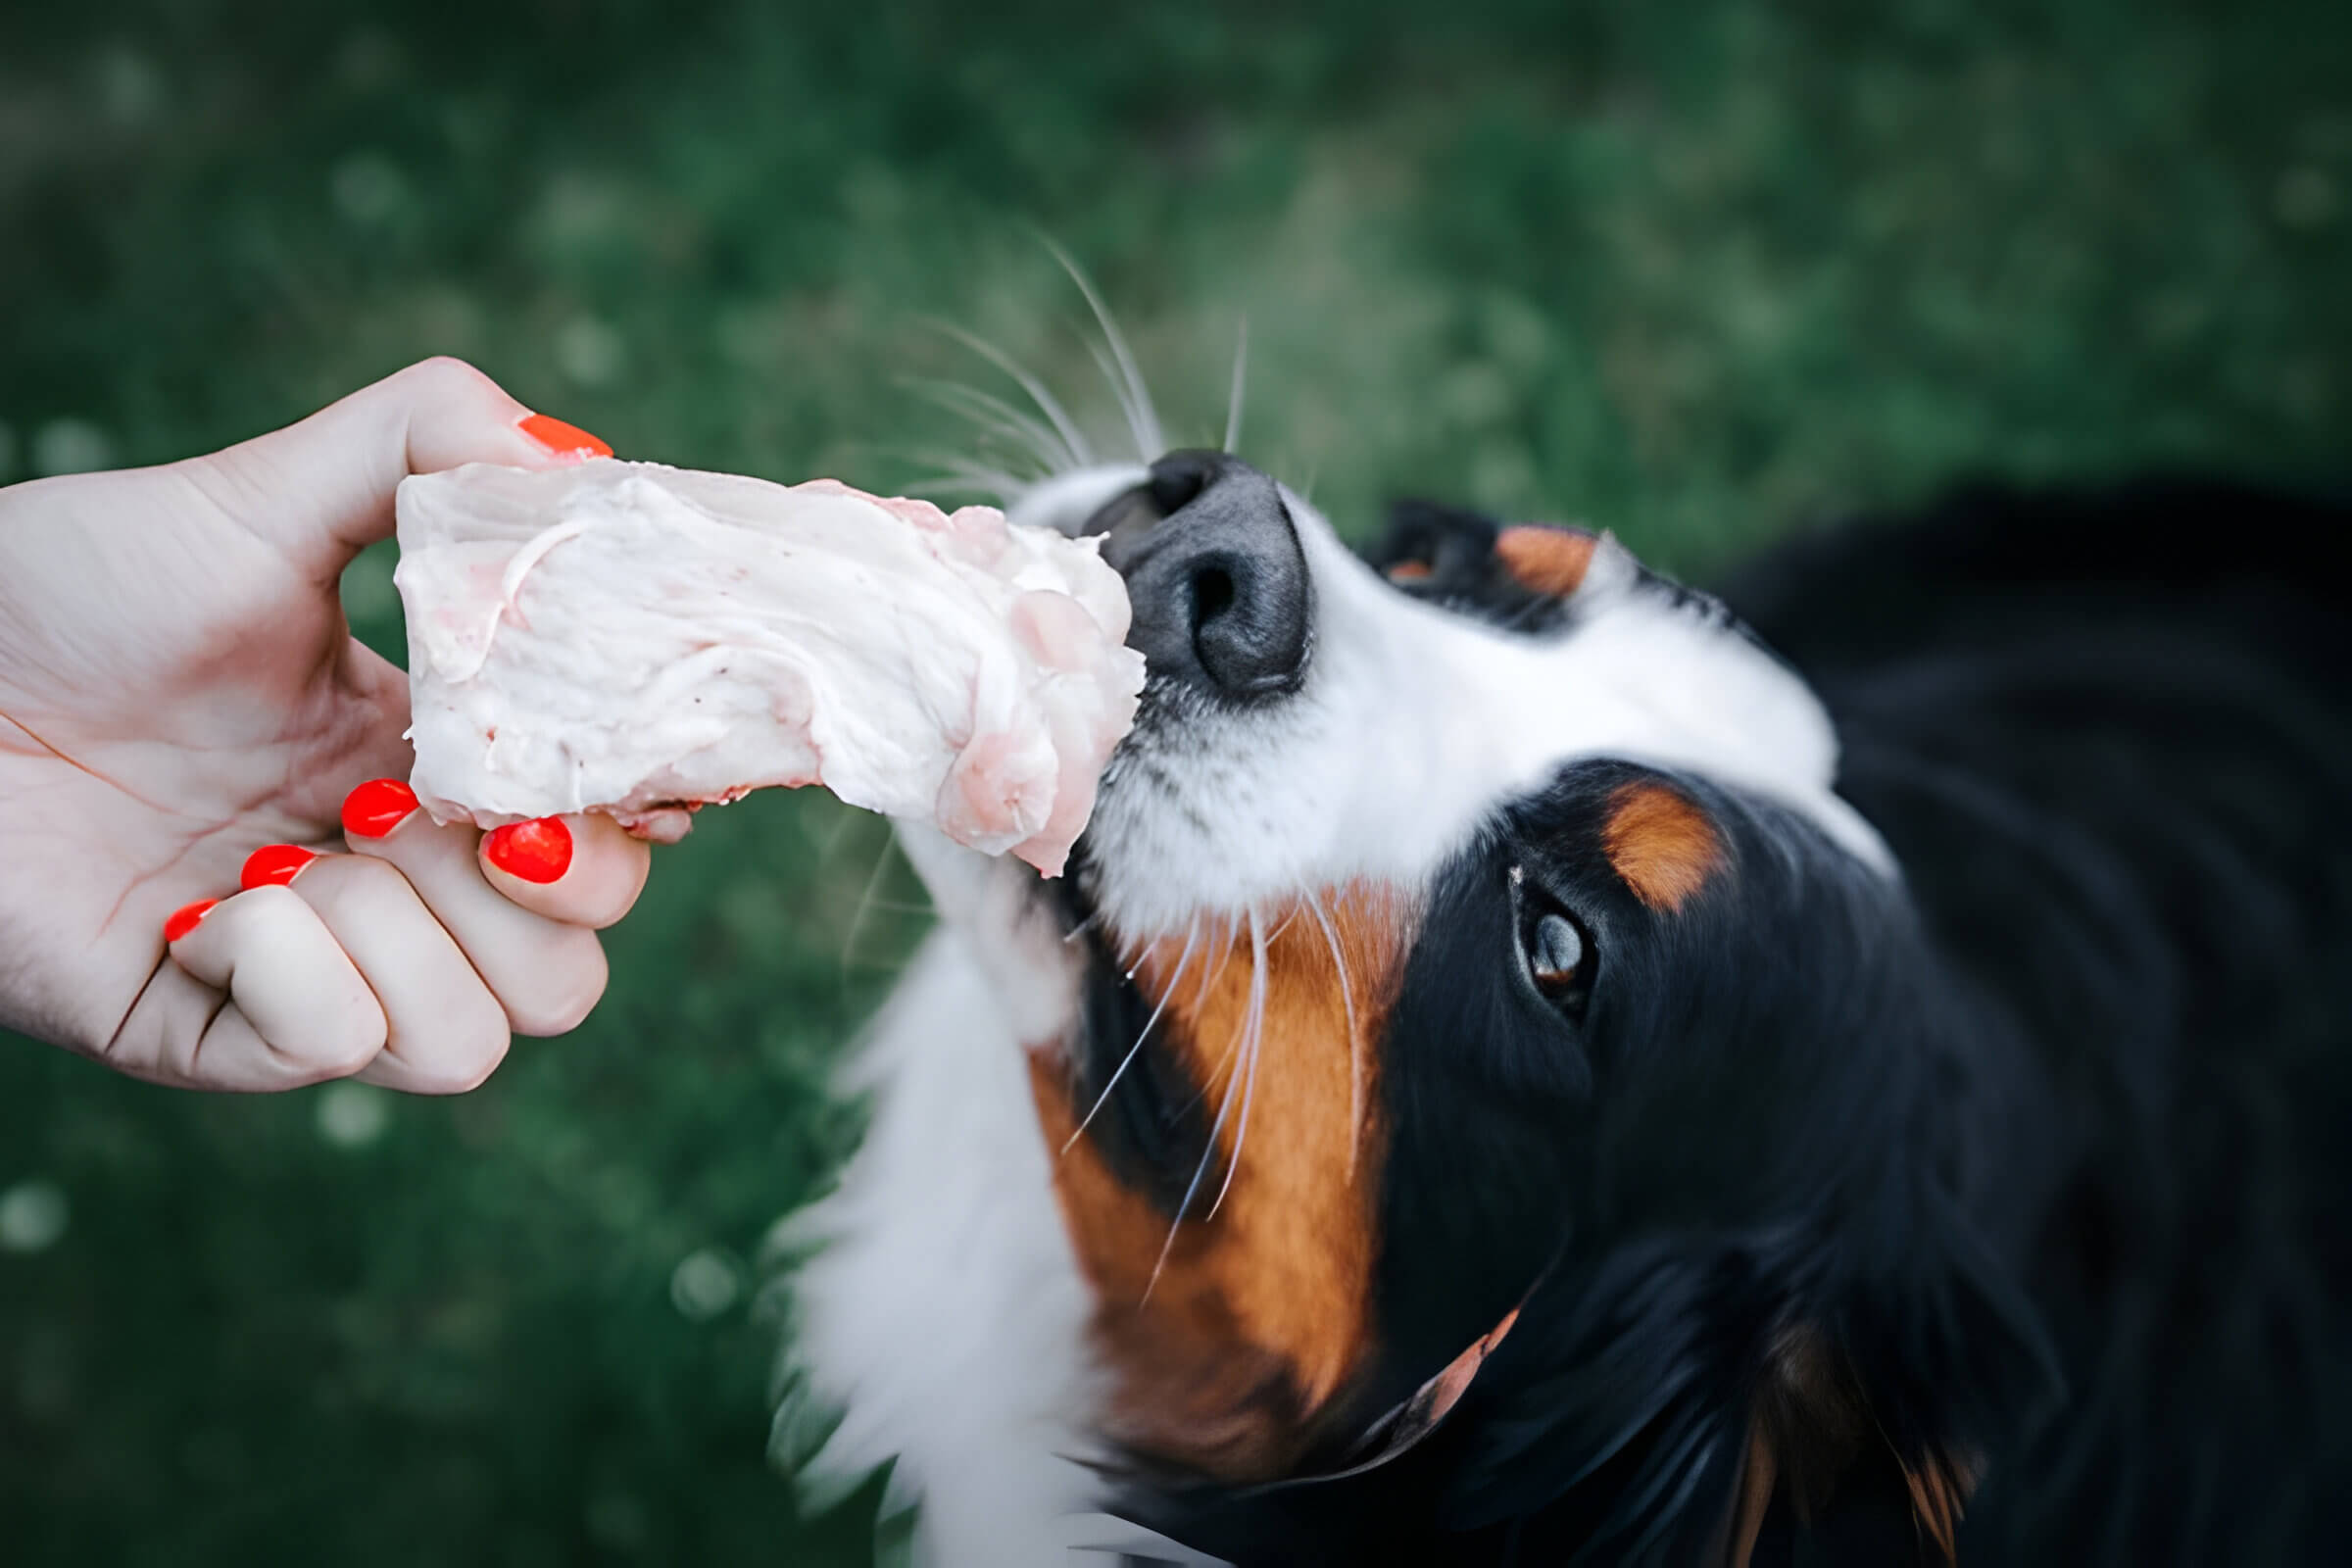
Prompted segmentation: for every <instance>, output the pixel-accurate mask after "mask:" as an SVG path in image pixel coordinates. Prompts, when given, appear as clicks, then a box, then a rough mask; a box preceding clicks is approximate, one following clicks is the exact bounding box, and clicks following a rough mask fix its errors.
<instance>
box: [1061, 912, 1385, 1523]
mask: <svg viewBox="0 0 2352 1568" xmlns="http://www.w3.org/2000/svg"><path fill="white" fill-rule="evenodd" d="M1317 907H1319V908H1320V910H1321V911H1322V912H1321V916H1320V917H1318V915H1317V913H1316V912H1315V911H1316V908H1317ZM1414 920H1415V916H1414V913H1413V911H1412V909H1411V907H1409V905H1408V902H1407V901H1406V900H1405V899H1403V898H1402V897H1400V896H1398V895H1397V894H1396V893H1394V892H1393V891H1391V890H1388V889H1385V888H1379V887H1372V886H1366V885H1356V886H1351V887H1348V888H1346V889H1341V890H1325V891H1324V892H1323V893H1322V894H1321V895H1320V896H1319V897H1318V899H1317V900H1316V901H1315V904H1314V905H1311V906H1310V905H1308V904H1307V903H1305V902H1304V901H1301V903H1300V904H1299V907H1296V908H1289V909H1273V910H1269V911H1264V912H1261V914H1260V921H1261V925H1262V927H1263V929H1265V930H1266V932H1267V938H1266V944H1265V967H1266V976H1265V981H1266V983H1265V987H1264V1001H1263V1006H1264V1014H1263V1023H1262V1025H1261V1029H1262V1033H1261V1036H1260V1040H1261V1048H1260V1051H1259V1053H1258V1060H1257V1082H1256V1086H1255V1090H1254V1095H1255V1101H1254V1107H1253V1109H1252V1112H1251V1118H1250V1131H1249V1137H1248V1139H1247V1141H1246V1142H1243V1143H1242V1145H1241V1150H1240V1155H1239V1159H1238V1162H1237V1161H1236V1156H1235V1148H1234V1146H1235V1142H1236V1136H1237V1132H1238V1128H1237V1127H1236V1126H1234V1125H1231V1124H1229V1125H1228V1126H1227V1127H1226V1128H1225V1129H1224V1130H1223V1132H1222V1133H1221V1134H1220V1135H1219V1137H1218V1140H1217V1148H1216V1149H1215V1150H1214V1151H1213V1154H1212V1157H1213V1158H1214V1160H1215V1161H1216V1162H1217V1164H1216V1165H1215V1166H1212V1168H1211V1170H1210V1173H1209V1175H1208V1177H1207V1179H1206V1181H1205V1182H1203V1184H1202V1190H1201V1196H1200V1197H1199V1199H1198V1200H1197V1201H1195V1203H1194V1205H1193V1207H1192V1209H1191V1210H1190V1212H1189V1214H1188V1217H1187V1218H1186V1219H1185V1220H1184V1221H1183V1223H1182V1224H1180V1225H1178V1226H1176V1234H1175V1237H1174V1239H1173V1240H1172V1241H1171V1240H1170V1237H1169V1225H1170V1218H1169V1215H1168V1214H1167V1213H1166V1212H1164V1211H1163V1210H1162V1209H1160V1208H1159V1207H1158V1206H1156V1205H1155V1204H1153V1203H1152V1201H1149V1200H1148V1199H1147V1198H1146V1197H1145V1196H1144V1195H1143V1194H1141V1193H1139V1192H1136V1191H1134V1190H1133V1189H1130V1188H1128V1187H1127V1186H1125V1185H1123V1184H1122V1183H1121V1182H1120V1180H1119V1179H1118V1177H1117V1175H1116V1174H1115V1173H1114V1172H1113V1171H1112V1169H1111V1167H1110V1165H1109V1164H1108V1162H1107V1161H1105V1160H1104V1159H1103V1156H1102V1153H1101V1152H1100V1151H1099V1150H1098V1149H1097V1148H1096V1146H1095V1145H1094V1144H1093V1142H1092V1141H1091V1140H1088V1139H1083V1138H1082V1139H1079V1140H1078V1141H1077V1142H1076V1144H1074V1145H1071V1146H1070V1147H1069V1149H1068V1151H1067V1152H1066V1153H1063V1154H1061V1155H1060V1157H1059V1158H1058V1159H1056V1161H1055V1163H1054V1193H1055V1196H1056V1198H1057V1199H1058V1201H1059V1202H1060V1205H1061V1210H1062V1220H1063V1225H1064V1227H1065V1229H1067V1231H1068V1232H1069V1235H1070V1240H1071V1243H1072V1246H1073V1248H1074V1250H1076V1252H1077V1255H1078V1261H1079V1264H1080V1267H1081V1269H1082V1270H1083V1271H1084V1273H1085V1274H1086V1276H1087V1279H1088V1282H1089V1283H1090V1284H1091V1285H1092V1286H1093V1287H1094V1290H1095V1294H1096V1297H1097V1300H1098V1306H1097V1310H1096V1314H1095V1325H1094V1338H1095V1343H1096V1349H1097V1352H1098V1353H1099V1354H1100V1355H1101V1357H1102V1358H1103V1361H1104V1363H1105V1364H1106V1365H1107V1367H1108V1369H1109V1370H1110V1372H1111V1374H1112V1378H1113V1395H1112V1399H1111V1421H1112V1427H1113V1430H1114V1432H1115V1434H1116V1435H1117V1436H1118V1438H1119V1439H1120V1441H1121V1442H1123V1443H1126V1444H1128V1445H1130V1446H1134V1447H1136V1448H1138V1449H1140V1450H1142V1451H1145V1452H1148V1453H1152V1454H1154V1455H1158V1456H1162V1457H1166V1458H1171V1459H1175V1460H1178V1461H1180V1462H1183V1463H1185V1464H1188V1465H1192V1466H1194V1467H1197V1468H1199V1469H1201V1470H1203V1471H1205V1472H1207V1473H1208V1474H1210V1475H1214V1476H1218V1477H1220V1478H1223V1479H1227V1480H1252V1479H1266V1478H1271V1477H1273V1476H1276V1475H1279V1474H1282V1473H1283V1472H1284V1470H1285V1469H1286V1468H1287V1467H1288V1466H1289V1465H1290V1464H1292V1463H1293V1462H1295V1461H1296V1459H1297V1457H1298V1455H1299V1453H1301V1452H1303V1451H1304V1449H1305V1448H1306V1447H1307V1446H1308V1445H1309V1444H1310V1443H1311V1442H1312V1440H1313V1439H1314V1437H1315V1436H1316V1435H1317V1428H1316V1425H1315V1422H1316V1418H1317V1417H1318V1415H1320V1414H1322V1413H1323V1412H1325V1411H1327V1410H1328V1409H1330V1408H1331V1407H1332V1406H1333V1404H1334V1401H1335V1397H1336V1396H1338V1395H1339V1394H1341V1393H1342V1392H1344V1390H1345V1389H1346V1388H1347V1386H1348V1379H1349V1378H1350V1377H1351V1376H1352V1375H1353V1374H1354V1373H1355V1372H1356V1370H1357V1369H1358V1368H1359V1367H1360V1366H1361V1364H1362V1362H1363V1359H1364V1356H1365V1354H1366V1352H1367V1351H1368V1349H1369V1348H1370V1344H1371V1338H1372V1330H1373V1324H1372V1272H1373V1261H1374V1257H1375V1254H1376V1252H1377V1250H1378V1237H1377V1235H1376V1229H1377V1219H1376V1216H1377V1212H1378V1209H1377V1203H1378V1193H1379V1189H1380V1180H1379V1169H1380V1159H1381V1157H1382V1154H1383V1153H1384V1152H1385V1138H1384V1135H1383V1132H1384V1130H1383V1127H1382V1125H1381V1118H1380V1115H1379V1111H1378V1100H1377V1096H1376V1095H1375V1094H1374V1093H1373V1086H1374V1084H1375V1083H1376V1082H1377V1077H1378V1072H1379V1064H1378V1062H1377V1061H1375V1060H1374V1059H1373V1055H1374V1048H1375V1046H1376V1045H1377V1043H1378V1041H1379V1039H1380V1037H1381V1034H1382V1031H1383V1028H1384V1025H1385V1022H1386V1017H1387V1013H1388V1009H1389V1007H1390V1005H1392V1003H1393V1001H1394V998H1395V994H1396V989H1397V982H1398V980H1399V979H1400V977H1401V972H1402V968H1403V958H1404V955H1405V953H1406V951H1407V950H1408V949H1409V947H1410V943H1411V935H1412V927H1413V924H1414ZM1326 922H1328V926H1329V930H1328V932H1327V931H1326ZM1228 942H1229V943H1230V947H1229V950H1228V951H1225V952H1218V953H1211V954H1208V955H1206V961H1205V962H1204V961H1202V956H1200V955H1196V956H1195V958H1194V962H1193V966H1192V967H1191V968H1190V969H1189V970H1187V971H1184V972H1183V973H1181V974H1179V973H1178V972H1177V966H1178V964H1179V962H1180V961H1181V960H1180V957H1179V953H1180V949H1181V946H1182V944H1181V943H1180V942H1173V941H1171V942H1162V943H1158V944H1154V946H1153V947H1152V950H1151V951H1150V952H1148V953H1147V954H1146V955H1145V956H1144V957H1143V960H1142V961H1141V962H1140V963H1139V964H1138V965H1137V968H1136V983H1137V984H1138V985H1139V986H1141V987H1142V988H1143V990H1144V991H1145V994H1146V995H1147V996H1149V997H1151V998H1152V1001H1153V1004H1154V1005H1159V1003H1160V1000H1161V999H1162V998H1163V997H1164V999H1165V1005H1166V1011H1165V1022H1164V1024H1163V1028H1164V1029H1165V1031H1166V1032H1165V1035H1164V1039H1165V1042H1166V1046H1167V1049H1168V1050H1170V1051H1171V1052H1172V1053H1173V1054H1174V1056H1175V1060H1176V1061H1177V1063H1178V1064H1179V1065H1180V1066H1181V1068H1182V1070H1183V1072H1184V1074H1185V1076H1186V1077H1188V1078H1190V1079H1191V1080H1192V1081H1193V1082H1194V1083H1195V1084H1197V1085H1198V1086H1200V1088H1201V1092H1202V1094H1203V1096H1204V1097H1205V1101H1206V1103H1208V1104H1209V1105H1211V1106H1214V1105H1216V1104H1217V1103H1219V1101H1220V1100H1221V1098H1222V1097H1223V1096H1225V1095H1226V1094H1227V1093H1229V1092H1231V1093H1236V1094H1238V1093H1241V1092H1243V1091H1244V1090H1245V1089H1246V1088H1247V1087H1248V1085H1247V1083H1246V1081H1237V1076H1236V1075H1237V1074H1240V1073H1242V1072H1243V1069H1244V1054H1243V1053H1242V1051H1241V1050H1240V1049H1239V1043H1240V1041H1241V1039H1242V1036H1243V1031H1244V1030H1245V1028H1246V1027H1247V1023H1248V1015H1249V1009H1250V992H1251V989H1252V971H1253V969H1254V968H1255V964H1256V958H1255V956H1254V953H1253V951H1252V947H1251V944H1250V937H1249V935H1248V933H1247V931H1246V930H1239V931H1236V932H1235V933H1234V935H1233V936H1232V937H1230V938H1229V939H1228ZM1335 953H1336V955H1337V958H1336V959H1335ZM1339 959H1344V961H1345V966H1346V971H1347V977H1348V985H1347V988H1346V989H1345V990H1343V988H1342V985H1341V979H1340V973H1341V963H1340V961H1338V960H1339ZM1351 1025H1352V1029H1353V1034H1352V1037H1351V1036H1350V1032H1349V1031H1350V1026H1351ZM1030 1084H1031V1088H1032V1091H1033V1092H1034V1094H1035V1097H1036V1100H1037V1106H1038V1114H1039V1120H1040V1122H1041V1124H1042V1130H1043V1132H1044V1135H1045V1138H1046V1141H1047V1146H1048V1148H1049V1149H1053V1150H1061V1149H1062V1148H1063V1146H1064V1145H1065V1144H1068V1143H1069V1139H1070V1135H1071V1133H1072V1132H1073V1131H1074V1130H1075V1128H1076V1127H1077V1125H1078V1117H1079V1114H1080V1112H1081V1111H1082V1109H1083V1107H1082V1106H1081V1105H1079V1104H1077V1103H1075V1101H1074V1098H1073V1095H1072V1084H1071V1082H1070V1076H1069V1071H1068V1066H1067V1062H1066V1060H1064V1059H1063V1058H1062V1056H1061V1055H1060V1054H1059V1053H1057V1052H1055V1051H1054V1050H1052V1049H1051V1048H1047V1049H1044V1050H1037V1051H1032V1052H1031V1053H1030ZM1228 1169H1229V1170H1230V1172H1231V1183H1230V1185H1229V1186H1227V1187H1226V1188H1225V1190H1224V1199H1223V1201H1222V1203H1220V1204H1217V1205H1216V1206H1215V1207H1214V1209H1213V1211H1212V1209H1211V1201H1212V1200H1213V1199H1214V1198H1215V1197H1216V1194H1217V1191H1218V1188H1219V1185H1220V1182H1221V1180H1222V1178H1223V1175H1224V1173H1225V1171H1226V1170H1228ZM1163 1248H1164V1249H1165V1259H1164V1261H1163V1260H1162V1250H1163Z"/></svg>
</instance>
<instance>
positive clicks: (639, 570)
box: [393, 459, 1144, 876]
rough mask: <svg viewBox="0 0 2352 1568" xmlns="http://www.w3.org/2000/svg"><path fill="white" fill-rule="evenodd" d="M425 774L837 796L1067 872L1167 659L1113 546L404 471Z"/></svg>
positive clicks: (878, 506) (481, 810) (659, 790)
mask: <svg viewBox="0 0 2352 1568" xmlns="http://www.w3.org/2000/svg"><path fill="white" fill-rule="evenodd" d="M399 521H400V564H399V567H398V569H397V570H396V571H395V572H394V574H393V581H394V582H395V583H396V584H398V586H399V588H400V594H401V599H402V602H403V604H404V605H405V606H406V607H407V611H408V624H409V679H410V687H411V695H412V701H413V704H414V725H413V727H412V729H411V731H410V739H411V740H412V741H413V742H414V743H415V745H416V749H417V770H416V773H415V775H414V779H413V783H414V785H415V787H416V790H417V798H418V799H419V800H420V801H421V802H422V803H423V805H424V807H425V809H427V810H428V811H430V812H431V813H432V814H433V815H434V816H435V817H436V818H438V819H441V820H444V821H446V820H450V819H454V818H470V819H471V820H473V821H475V822H477V823H480V824H482V825H484V826H490V825H494V824H497V823H500V822H509V821H515V820H516V819H519V818H523V817H533V816H548V815H553V814H556V813H558V812H564V811H580V810H604V811H610V812H612V813H613V815H615V816H617V817H619V818H620V819H621V820H622V821H623V822H624V823H630V824H632V825H639V826H644V825H648V824H653V823H656V822H657V821H659V820H660V819H662V817H663V816H664V815H668V816H670V817H671V819H673V820H682V818H676V817H675V816H674V809H675V808H678V807H681V806H694V805H700V804H703V803H707V802H719V801H729V800H733V799H735V798H736V797H738V796H740V795H742V794H744V793H745V792H747V791H749V790H754V789H758V788H760V787H761V786H763V785H770V784H775V785H786V786H792V785H802V784H814V783H821V784H823V785H824V786H825V787H826V788H828V789H830V790H831V791H832V792H833V793H834V794H836V795H838V796H840V797H841V798H842V799H843V800H845V801H847V802H849V803H850V804H851V805H853V806H861V807H864V808H866V809H870V810H875V811H880V812H883V813H885V814H887V815H891V816H897V817H910V818H916V819H920V820H927V821H931V822H934V823H936V824H937V825H938V826H939V827H940V828H941V829H942V830H943V831H944V832H946V833H947V834H948V836H949V837H951V838H953V839H955V840H956V841H957V842H959V843H962V844H968V845H970V846H972V847H973V848H975V849H978V850H982V851H985V852H988V853H990V854H1003V853H1006V852H1009V853H1011V854H1013V855H1017V856H1019V857H1020V858H1022V859H1025V860H1027V861H1029V862H1030V863H1031V864H1033V865H1035V866H1036V867H1037V868H1038V869H1039V870H1041V871H1043V872H1045V873H1046V874H1047V875H1049V876H1053V875H1057V874H1059V872H1060V870H1061V868H1062V864H1063V862H1064V860H1065V858H1067V856H1068V854H1069V850H1070V846H1071V844H1072V843H1074V842H1075V841H1076V839H1077V837H1078V834H1079V832H1080V830H1081V829H1083V828H1084V827H1085V826H1086V819H1087V815H1088V813H1089V812H1090V811H1092V810H1093V809H1094V799H1095V785H1096V781H1097V779H1098V778H1099V777H1100V775H1101V773H1102V770H1103V763H1104V762H1105V761H1106V760H1108V758H1109V756H1110V751H1111V748H1112V747H1113V746H1115V745H1116V744H1117V743H1118V740H1119V737H1120V736H1122V735H1124V734H1125V733H1126V732H1127V729H1128V727H1129V726H1130V725H1131V724H1132V723H1133V722H1134V719H1135V709H1136V700H1137V695H1138V694H1139V693H1140V692H1141V691H1142V689H1143V683H1144V661H1143V656H1141V655H1140V654H1137V653H1136V652H1134V651H1133V650H1132V649H1129V648H1127V647H1126V646H1124V643H1123V639H1124V638H1125V636H1126V634H1127V617H1128V608H1127V593H1126V587H1125V585H1124V584H1123V583H1122V582H1121V581H1120V580H1119V577H1118V574H1117V573H1116V572H1114V571H1112V570H1111V569H1110V568H1109V567H1108V566H1106V565H1104V564H1103V562H1102V560H1101V558H1100V556H1099V555H1098V553H1097V542H1096V541H1095V540H1092V539H1069V538H1064V537H1063V536H1061V535H1060V534H1057V533H1053V532H1050V531H1048V530H1045V529H1039V528H1022V527H1013V526H1010V525H1008V524H1007V523H1006V522H1005V518H1004V516H1003V515H1002V514H1000V513H998V512H996V511H994V510H993V509H990V508H987V507H965V508H963V509H962V510H960V511H957V512H954V513H942V512H941V511H940V510H939V509H938V508H937V507H934V506H932V505H931V504H929V503H928V502H923V501H904V500H882V499H879V498H877V497H874V496H869V495H866V494H863V493H862V492H860V491H857V490H852V489H850V488H849V487H848V486H846V485H841V484H837V483H835V482H833V481H831V480H829V479H817V480H812V481H810V482H809V483H807V484H798V485H791V486H785V485H777V484H769V483H766V482H765V481H763V480H759V479H749V478H742V477H739V476H735V475H731V474H719V473H699V472H694V471H691V470H688V469H680V468H669V467H663V466H661V465H658V464H649V463H621V462H617V461H613V460H610V459H606V460H599V461H595V462H590V463H585V464H581V465H579V466H573V467H566V468H556V469H549V470H542V471H534V470H529V469H522V468H506V467H497V466H490V465H485V464H474V465H470V466H466V467H462V468H456V469H452V470H449V471H447V472H443V473H432V474H418V475H416V476H414V477H412V478H409V479H406V480H403V481H402V483H401V486H400V493H399Z"/></svg>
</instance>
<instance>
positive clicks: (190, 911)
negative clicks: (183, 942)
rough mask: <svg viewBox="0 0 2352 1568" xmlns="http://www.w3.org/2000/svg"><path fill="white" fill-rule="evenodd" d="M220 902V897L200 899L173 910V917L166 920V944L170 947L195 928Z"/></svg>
mask: <svg viewBox="0 0 2352 1568" xmlns="http://www.w3.org/2000/svg"><path fill="white" fill-rule="evenodd" d="M220 902H221V901H220V900H219V899H198V900H197V901H196V902H195V903H194V904H191V905H189V906H188V907H186V908H184V909H178V910H175V911H173V913H172V918H171V919H169V920H166V921H165V922H164V944H165V946H167V947H169V946H170V945H171V944H172V943H174V942H177V941H178V940H179V939H180V938H181V937H184V936H186V935H187V934H188V933H189V932H191V931H193V930H195V929H196V923H197V922H198V921H200V920H202V919H203V918H204V917H205V916H206V915H208V914H210V913H212V912H213V907H214V906H216V905H218V904H219V903H220Z"/></svg>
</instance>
